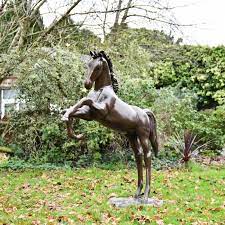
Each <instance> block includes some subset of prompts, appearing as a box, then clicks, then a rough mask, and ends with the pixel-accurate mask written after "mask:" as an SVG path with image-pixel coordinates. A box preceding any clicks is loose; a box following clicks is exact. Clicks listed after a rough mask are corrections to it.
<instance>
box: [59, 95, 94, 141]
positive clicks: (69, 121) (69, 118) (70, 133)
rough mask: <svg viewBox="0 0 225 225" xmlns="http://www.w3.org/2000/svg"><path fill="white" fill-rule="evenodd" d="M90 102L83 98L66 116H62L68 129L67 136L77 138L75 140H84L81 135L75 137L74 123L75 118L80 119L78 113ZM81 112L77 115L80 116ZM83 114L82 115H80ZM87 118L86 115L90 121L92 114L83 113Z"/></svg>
mask: <svg viewBox="0 0 225 225" xmlns="http://www.w3.org/2000/svg"><path fill="white" fill-rule="evenodd" d="M87 100H89V99H88V98H82V99H81V100H80V101H79V102H78V103H76V104H75V105H74V106H71V107H70V108H69V109H67V110H66V112H65V113H64V115H63V116H62V121H65V122H66V128H67V135H68V137H70V138H75V139H78V140H80V139H82V138H83V135H81V134H79V135H75V134H74V132H73V129H72V123H73V117H77V118H79V116H76V115H75V114H76V112H77V111H78V110H79V109H81V108H82V106H83V105H85V101H87ZM79 113H80V112H78V113H77V114H79ZM80 114H81V113H80ZM82 114H83V115H84V117H85V114H87V119H89V117H90V115H89V114H90V112H87V110H86V112H83V113H82Z"/></svg>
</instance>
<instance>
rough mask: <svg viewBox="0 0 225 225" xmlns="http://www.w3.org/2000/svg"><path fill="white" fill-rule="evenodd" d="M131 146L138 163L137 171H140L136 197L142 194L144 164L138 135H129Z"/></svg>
mask: <svg viewBox="0 0 225 225" xmlns="http://www.w3.org/2000/svg"><path fill="white" fill-rule="evenodd" d="M128 139H129V142H130V145H131V148H132V149H133V152H134V156H135V160H136V165H137V172H138V182H137V191H136V193H135V195H134V197H135V198H138V197H140V196H141V190H142V188H143V165H142V156H143V153H142V149H141V145H140V143H139V141H138V138H137V136H128Z"/></svg>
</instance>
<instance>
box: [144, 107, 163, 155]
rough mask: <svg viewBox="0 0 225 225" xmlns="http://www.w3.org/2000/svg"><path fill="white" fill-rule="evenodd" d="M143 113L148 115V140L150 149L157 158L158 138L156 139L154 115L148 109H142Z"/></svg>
mask: <svg viewBox="0 0 225 225" xmlns="http://www.w3.org/2000/svg"><path fill="white" fill-rule="evenodd" d="M144 111H145V113H146V114H147V115H148V118H149V124H150V134H149V139H150V142H151V144H152V148H153V152H154V154H155V157H157V156H158V153H159V144H158V137H157V124H156V119H155V115H154V114H153V112H152V111H151V110H149V109H144Z"/></svg>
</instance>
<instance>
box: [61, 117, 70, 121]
mask: <svg viewBox="0 0 225 225" xmlns="http://www.w3.org/2000/svg"><path fill="white" fill-rule="evenodd" d="M61 120H62V121H63V122H68V121H69V118H68V117H66V116H62V118H61Z"/></svg>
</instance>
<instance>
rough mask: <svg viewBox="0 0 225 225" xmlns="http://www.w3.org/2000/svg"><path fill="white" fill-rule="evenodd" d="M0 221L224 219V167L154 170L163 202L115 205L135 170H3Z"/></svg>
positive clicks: (127, 191)
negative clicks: (113, 200) (112, 200)
mask: <svg viewBox="0 0 225 225" xmlns="http://www.w3.org/2000/svg"><path fill="white" fill-rule="evenodd" d="M0 174H1V175H0V224H10V225H11V224H158V225H162V224H225V169H224V168H221V167H220V168H212V167H211V168H210V167H200V166H197V165H194V166H193V168H192V169H191V171H188V170H165V171H153V181H152V195H153V196H154V197H155V198H158V199H163V200H164V201H165V203H164V205H163V206H161V207H158V208H157V207H150V206H144V207H143V206H132V207H128V208H119V209H118V208H114V207H112V206H110V205H109V204H108V198H109V197H112V196H118V197H123V196H132V195H133V193H134V192H135V188H136V176H137V175H136V171H135V170H133V169H132V170H128V169H116V170H115V171H113V170H104V169H100V168H89V169H80V170H71V169H61V170H31V169H27V170H23V171H10V170H3V169H2V170H0Z"/></svg>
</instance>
